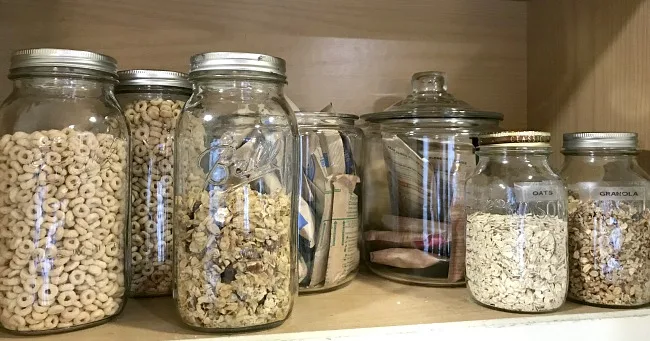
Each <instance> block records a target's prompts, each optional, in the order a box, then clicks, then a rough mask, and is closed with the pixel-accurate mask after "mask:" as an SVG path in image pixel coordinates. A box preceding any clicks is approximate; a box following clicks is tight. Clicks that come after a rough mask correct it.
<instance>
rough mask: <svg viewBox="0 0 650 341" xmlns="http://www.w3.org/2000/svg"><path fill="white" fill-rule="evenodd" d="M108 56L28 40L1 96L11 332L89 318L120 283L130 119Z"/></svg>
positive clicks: (3, 305) (1, 199) (1, 270)
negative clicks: (29, 46)
mask: <svg viewBox="0 0 650 341" xmlns="http://www.w3.org/2000/svg"><path fill="white" fill-rule="evenodd" d="M116 69H117V66H116V61H115V59H113V58H111V57H108V56H104V55H100V54H97V53H93V52H87V51H74V50H61V49H49V48H41V49H28V50H20V51H17V52H15V53H14V54H13V55H12V57H11V66H10V69H9V78H10V79H11V80H12V81H13V85H14V87H13V91H12V93H11V94H10V95H9V97H7V99H6V100H5V101H4V102H3V103H2V106H0V121H1V122H2V124H1V125H0V136H1V137H0V181H1V182H0V245H1V246H2V247H1V248H0V309H1V313H0V323H1V324H2V326H3V327H4V328H5V329H7V330H9V331H11V332H14V333H19V334H47V333H55V332H62V331H70V330H75V329H80V328H84V327H89V326H93V325H97V324H101V323H104V322H106V321H108V320H109V319H110V318H111V317H114V316H116V315H117V314H119V313H120V311H121V310H122V308H123V306H124V302H125V292H126V290H127V287H128V281H127V280H126V278H127V273H128V266H126V265H125V264H128V262H127V261H126V258H125V257H127V255H128V249H127V248H126V245H127V243H126V241H127V236H126V233H127V232H126V229H125V226H127V221H128V207H129V200H128V195H129V172H128V169H129V165H128V160H129V129H128V127H127V123H126V120H125V119H124V116H123V115H122V113H121V112H120V108H119V105H118V103H117V101H116V100H115V96H114V95H113V87H114V86H115V84H116V83H117V74H116V71H117V70H116Z"/></svg>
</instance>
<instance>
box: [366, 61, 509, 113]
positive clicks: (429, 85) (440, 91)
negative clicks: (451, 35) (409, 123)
mask: <svg viewBox="0 0 650 341" xmlns="http://www.w3.org/2000/svg"><path fill="white" fill-rule="evenodd" d="M411 87H412V92H411V94H409V95H408V96H407V97H406V98H405V99H403V100H401V101H399V102H397V103H395V104H393V105H391V106H390V107H388V108H387V109H386V110H385V111H383V112H378V113H372V114H367V115H363V118H364V120H366V121H370V122H380V121H383V120H391V119H418V118H454V119H455V118H458V119H463V118H464V119H487V120H493V121H497V122H498V121H501V120H503V114H500V113H496V112H490V111H482V110H477V109H474V108H473V107H472V106H471V105H469V104H468V103H467V102H465V101H462V100H460V99H457V98H456V97H454V95H452V94H451V93H449V92H448V91H447V80H446V76H445V73H444V72H440V71H426V72H418V73H415V74H413V76H412V77H411Z"/></svg>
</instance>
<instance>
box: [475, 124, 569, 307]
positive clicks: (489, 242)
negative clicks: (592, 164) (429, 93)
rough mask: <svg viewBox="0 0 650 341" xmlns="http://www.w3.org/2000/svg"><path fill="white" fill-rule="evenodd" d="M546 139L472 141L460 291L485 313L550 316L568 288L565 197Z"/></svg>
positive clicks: (502, 136)
mask: <svg viewBox="0 0 650 341" xmlns="http://www.w3.org/2000/svg"><path fill="white" fill-rule="evenodd" d="M550 138H551V135H550V134H549V133H545V132H534V131H526V132H504V133H493V134H487V135H482V136H481V137H480V138H479V145H480V147H479V148H480V149H479V152H478V155H479V163H478V165H477V166H476V171H475V172H474V174H473V175H472V176H471V177H470V178H469V179H468V180H467V185H466V191H467V192H466V195H467V198H468V199H467V258H466V262H467V288H468V289H469V291H470V293H471V295H472V298H473V299H474V300H475V301H476V302H478V303H480V304H482V305H484V306H487V307H490V308H495V309H500V310H506V311H513V312H525V313H542V312H550V311H554V310H557V309H558V308H560V306H562V304H564V302H565V299H566V294H567V286H568V278H567V277H568V270H567V269H568V259H567V257H568V254H567V238H568V235H567V195H566V189H565V186H564V184H563V182H562V179H560V177H559V176H558V175H557V174H555V173H554V172H553V170H551V167H550V166H549V161H548V157H549V155H550V152H551V146H550V144H549V141H550Z"/></svg>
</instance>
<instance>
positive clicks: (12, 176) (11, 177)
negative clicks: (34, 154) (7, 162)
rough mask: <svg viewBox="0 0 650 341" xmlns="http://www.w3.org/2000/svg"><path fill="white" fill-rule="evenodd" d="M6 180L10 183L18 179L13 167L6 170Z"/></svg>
mask: <svg viewBox="0 0 650 341" xmlns="http://www.w3.org/2000/svg"><path fill="white" fill-rule="evenodd" d="M7 181H9V183H12V184H13V183H16V181H18V172H16V170H14V169H10V170H8V171H7Z"/></svg>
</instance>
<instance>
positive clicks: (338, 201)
mask: <svg viewBox="0 0 650 341" xmlns="http://www.w3.org/2000/svg"><path fill="white" fill-rule="evenodd" d="M296 117H297V119H298V129H299V131H300V149H301V152H300V156H301V160H300V164H301V165H302V172H301V173H300V175H299V179H298V181H299V187H300V189H299V193H300V194H301V196H300V199H299V200H300V202H299V217H298V230H299V241H298V273H299V275H298V277H299V283H300V292H317V291H324V290H330V289H334V288H337V287H340V286H341V285H344V284H346V283H349V282H350V281H351V280H352V279H353V278H354V276H355V275H356V273H357V270H358V267H359V246H358V242H359V238H358V235H359V209H360V207H361V205H360V202H359V201H360V200H359V199H360V198H361V169H360V166H361V153H362V150H361V148H362V142H363V133H362V132H361V129H359V128H357V127H355V126H354V123H355V120H357V119H358V118H359V117H358V116H355V115H350V114H339V113H331V112H298V113H296Z"/></svg>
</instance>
